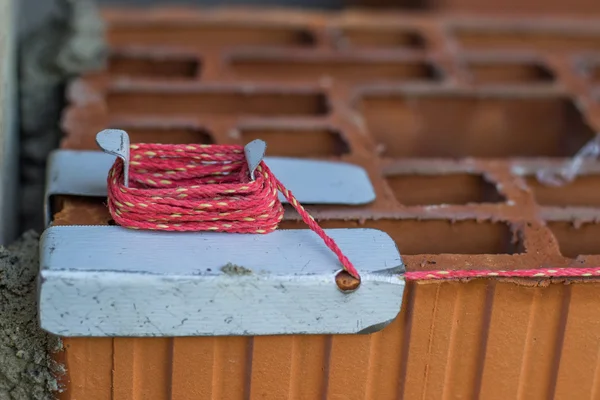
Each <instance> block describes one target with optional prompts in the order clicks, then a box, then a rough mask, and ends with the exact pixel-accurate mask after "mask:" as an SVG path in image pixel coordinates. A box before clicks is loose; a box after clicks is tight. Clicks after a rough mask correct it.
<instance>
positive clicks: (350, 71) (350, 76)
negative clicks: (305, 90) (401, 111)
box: [231, 58, 440, 82]
mask: <svg viewBox="0 0 600 400" xmlns="http://www.w3.org/2000/svg"><path fill="white" fill-rule="evenodd" d="M231 68H232V69H233V72H234V74H235V75H236V76H237V77H240V78H244V79H252V80H278V81H318V80H319V79H322V78H333V79H335V80H339V81H345V82H377V81H399V80H438V79H439V78H440V75H439V73H438V71H437V70H436V69H435V67H434V66H433V65H432V64H431V63H429V62H425V61H379V60H344V59H338V60H314V59H311V60H298V59H295V60H294V59H291V60H289V59H267V58H264V59H261V58H235V59H233V60H232V62H231Z"/></svg>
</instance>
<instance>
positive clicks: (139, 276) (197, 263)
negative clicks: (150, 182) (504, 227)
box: [38, 226, 404, 337]
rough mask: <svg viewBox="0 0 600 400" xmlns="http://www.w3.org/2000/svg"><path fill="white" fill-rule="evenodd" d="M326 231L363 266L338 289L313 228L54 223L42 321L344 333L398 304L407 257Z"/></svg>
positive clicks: (128, 330) (175, 331) (376, 241)
mask: <svg viewBox="0 0 600 400" xmlns="http://www.w3.org/2000/svg"><path fill="white" fill-rule="evenodd" d="M327 233H328V234H329V235H330V236H331V237H332V238H333V239H334V240H335V241H336V242H337V244H338V245H339V247H340V248H341V249H342V251H343V252H344V253H345V254H346V255H347V256H348V258H349V259H350V260H351V261H352V262H353V263H354V265H355V267H356V268H357V269H358V270H359V272H360V273H361V275H362V282H361V285H360V287H359V288H358V289H357V290H356V291H354V292H351V293H343V292H341V291H340V290H339V289H338V288H337V286H336V283H335V274H336V273H337V272H338V271H339V270H340V265H339V262H338V260H337V258H336V256H335V255H334V254H333V253H332V252H331V251H330V250H329V249H328V248H327V247H326V246H325V244H324V243H323V242H322V240H321V239H320V238H319V237H318V236H317V235H316V234H315V233H314V232H312V231H310V230H278V231H275V232H273V233H270V234H267V235H251V234H227V233H206V232H203V233H173V232H152V231H134V230H128V229H125V228H121V227H117V226H57V227H51V228H49V229H47V230H46V231H45V232H44V234H43V235H42V238H41V244H40V246H41V247H40V255H41V258H40V263H41V269H40V279H39V293H38V294H39V299H38V304H39V318H40V321H41V326H42V328H43V329H45V330H46V331H49V332H51V333H53V334H57V335H61V336H128V337H145V336H223V335H279V334H351V333H371V332H375V331H378V330H380V329H383V328H384V327H385V326H387V324H388V323H390V322H391V321H392V320H393V319H394V318H396V316H397V315H398V313H399V312H400V307H401V303H402V296H403V293H404V279H403V273H404V265H403V263H402V258H401V256H400V254H399V252H398V249H397V247H396V245H395V243H394V241H393V240H392V239H391V238H390V237H389V236H388V235H387V234H386V233H384V232H381V231H378V230H374V229H331V230H327Z"/></svg>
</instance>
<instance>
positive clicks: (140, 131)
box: [118, 126, 214, 144]
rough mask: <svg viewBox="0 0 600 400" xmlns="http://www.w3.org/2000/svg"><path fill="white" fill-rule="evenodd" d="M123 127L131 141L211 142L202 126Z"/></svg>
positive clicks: (209, 135) (168, 142) (211, 138)
mask: <svg viewBox="0 0 600 400" xmlns="http://www.w3.org/2000/svg"><path fill="white" fill-rule="evenodd" d="M118 129H125V131H127V134H128V135H129V140H130V142H131V143H164V144H186V143H196V144H213V143H214V140H213V137H212V135H211V134H210V133H208V132H207V131H206V130H204V129H202V128H178V127H164V128H163V127H142V126H136V127H129V128H118Z"/></svg>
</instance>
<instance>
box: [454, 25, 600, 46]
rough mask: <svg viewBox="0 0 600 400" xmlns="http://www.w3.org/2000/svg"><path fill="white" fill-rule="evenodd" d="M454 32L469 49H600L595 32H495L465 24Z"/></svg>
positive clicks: (516, 30) (502, 30) (599, 42)
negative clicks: (465, 26) (465, 25)
mask: <svg viewBox="0 0 600 400" xmlns="http://www.w3.org/2000/svg"><path fill="white" fill-rule="evenodd" d="M454 35H455V37H456V39H457V41H458V42H459V44H460V46H461V47H463V48H465V49H469V50H475V49H479V50H492V49H511V50H540V51H544V50H545V51H571V52H572V51H580V50H600V34H598V33H594V32H577V33H569V32H564V31H562V32H560V31H550V32H548V31H546V32H543V31H536V30H534V29H532V30H528V31H521V30H518V29H514V28H513V29H508V28H506V29H501V30H494V31H492V30H488V29H478V28H464V27H463V28H458V29H456V30H455V31H454Z"/></svg>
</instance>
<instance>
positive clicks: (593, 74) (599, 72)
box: [590, 63, 600, 85]
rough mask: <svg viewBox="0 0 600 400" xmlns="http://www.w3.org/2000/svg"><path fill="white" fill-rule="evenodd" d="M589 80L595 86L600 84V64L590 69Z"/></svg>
mask: <svg viewBox="0 0 600 400" xmlns="http://www.w3.org/2000/svg"><path fill="white" fill-rule="evenodd" d="M590 80H591V81H592V83H593V84H595V85H598V84H600V63H599V64H595V65H594V66H592V68H590Z"/></svg>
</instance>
